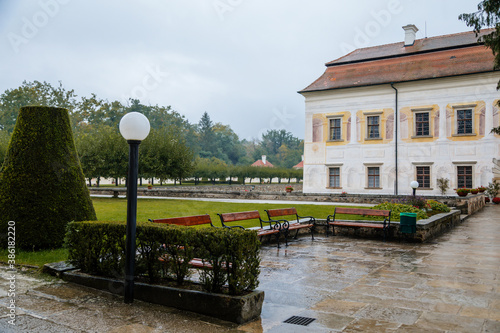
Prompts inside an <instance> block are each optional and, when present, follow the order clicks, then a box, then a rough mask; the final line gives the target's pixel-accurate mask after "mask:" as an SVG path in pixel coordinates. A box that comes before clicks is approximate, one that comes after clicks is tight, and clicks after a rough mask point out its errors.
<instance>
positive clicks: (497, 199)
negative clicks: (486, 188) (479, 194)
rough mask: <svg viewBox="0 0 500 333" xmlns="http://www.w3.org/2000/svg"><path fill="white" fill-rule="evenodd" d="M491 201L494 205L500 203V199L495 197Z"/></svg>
mask: <svg viewBox="0 0 500 333" xmlns="http://www.w3.org/2000/svg"><path fill="white" fill-rule="evenodd" d="M491 201H493V203H494V204H499V203H500V198H499V197H495V198H493V199H492V200H491Z"/></svg>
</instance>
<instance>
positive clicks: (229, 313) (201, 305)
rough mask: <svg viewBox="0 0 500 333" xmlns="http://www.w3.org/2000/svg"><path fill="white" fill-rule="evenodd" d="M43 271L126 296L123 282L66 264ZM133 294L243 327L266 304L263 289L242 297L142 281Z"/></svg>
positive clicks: (136, 284)
mask: <svg viewBox="0 0 500 333" xmlns="http://www.w3.org/2000/svg"><path fill="white" fill-rule="evenodd" d="M43 270H44V272H47V273H49V274H51V275H55V276H58V277H60V278H62V279H63V280H65V281H68V282H73V283H77V284H80V285H84V286H87V287H91V288H94V289H98V290H102V291H107V292H110V293H112V294H116V295H123V280H117V279H111V278H106V277H101V276H94V275H89V274H85V273H81V272H80V271H79V270H77V269H75V268H74V267H73V266H71V265H68V264H66V263H65V262H57V263H50V264H46V265H44V268H43ZM134 295H135V299H138V300H141V301H145V302H149V303H154V304H159V305H164V306H169V307H173V308H176V309H180V310H186V311H191V312H195V313H199V314H203V315H207V316H211V317H214V318H218V319H222V320H226V321H230V322H234V323H237V324H244V323H246V322H249V321H252V320H254V319H256V318H258V317H260V314H261V312H262V304H263V303H264V292H263V291H260V290H254V291H253V292H251V293H248V294H246V295H243V296H231V295H226V294H215V293H207V292H203V291H196V290H189V289H183V288H175V287H167V286H160V285H153V284H147V283H140V282H136V283H134Z"/></svg>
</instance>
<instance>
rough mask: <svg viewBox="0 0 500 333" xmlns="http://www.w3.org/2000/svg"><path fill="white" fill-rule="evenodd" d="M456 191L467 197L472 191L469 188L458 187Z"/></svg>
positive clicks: (459, 194)
mask: <svg viewBox="0 0 500 333" xmlns="http://www.w3.org/2000/svg"><path fill="white" fill-rule="evenodd" d="M455 191H456V192H457V194H458V196H459V197H465V196H466V195H467V194H469V192H470V190H469V189H468V188H457V189H456V190H455Z"/></svg>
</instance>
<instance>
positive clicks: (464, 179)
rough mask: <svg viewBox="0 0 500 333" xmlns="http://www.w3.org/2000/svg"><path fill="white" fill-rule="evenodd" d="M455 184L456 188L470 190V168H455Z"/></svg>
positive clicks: (466, 166)
mask: <svg viewBox="0 0 500 333" xmlns="http://www.w3.org/2000/svg"><path fill="white" fill-rule="evenodd" d="M457 184H458V186H457V187H458V188H461V187H465V188H472V166H469V165H463V166H461V165H459V166H457Z"/></svg>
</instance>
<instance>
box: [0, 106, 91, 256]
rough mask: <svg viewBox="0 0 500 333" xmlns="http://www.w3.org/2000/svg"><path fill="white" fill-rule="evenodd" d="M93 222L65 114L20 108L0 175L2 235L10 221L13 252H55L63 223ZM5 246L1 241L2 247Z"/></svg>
mask: <svg viewBox="0 0 500 333" xmlns="http://www.w3.org/2000/svg"><path fill="white" fill-rule="evenodd" d="M95 219H96V214H95V211H94V207H93V206H92V201H91V200H90V196H89V192H88V189H87V187H86V186H85V178H84V175H83V173H82V169H81V167H80V163H79V161H78V156H77V153H76V149H75V144H74V141H73V135H72V133H71V126H70V121H69V115H68V110H66V109H62V108H52V107H42V106H28V107H23V108H21V110H20V112H19V116H18V118H17V122H16V126H15V128H14V132H13V134H12V139H11V142H10V144H9V149H8V151H7V156H6V158H5V161H4V164H3V166H2V169H1V171H0V230H2V232H1V233H4V235H6V234H5V233H6V230H7V222H8V221H11V220H12V221H15V222H16V236H17V237H16V246H17V247H18V248H21V249H30V250H31V249H41V248H54V247H60V246H61V245H62V243H63V240H64V231H65V226H66V224H67V223H68V222H70V221H82V220H95ZM6 240H7V237H5V236H2V238H1V244H2V246H6Z"/></svg>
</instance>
